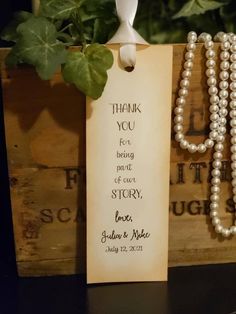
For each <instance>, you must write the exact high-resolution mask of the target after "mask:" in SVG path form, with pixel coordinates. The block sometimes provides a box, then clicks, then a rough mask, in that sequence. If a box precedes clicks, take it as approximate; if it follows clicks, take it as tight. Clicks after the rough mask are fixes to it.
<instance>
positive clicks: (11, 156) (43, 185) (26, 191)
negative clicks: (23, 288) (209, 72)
mask: <svg viewBox="0 0 236 314" xmlns="http://www.w3.org/2000/svg"><path fill="white" fill-rule="evenodd" d="M184 50H185V46H184V45H174V57H173V65H174V66H173V103H174V99H175V97H176V91H177V87H178V83H179V79H180V71H181V66H182V63H183V56H184ZM204 62H205V59H204V49H203V47H202V45H198V48H197V53H196V58H195V61H194V64H195V66H194V69H193V77H192V80H191V88H190V90H191V91H190V96H189V98H188V104H187V106H186V111H185V132H186V133H187V135H188V136H189V139H191V141H193V142H195V143H198V142H201V141H202V140H203V139H204V137H205V132H206V131H207V127H206V125H207V124H208V119H209V117H208V112H207V111H208V110H207V107H208V105H209V103H208V97H207V93H206V82H205V81H206V80H205V77H204V69H205V67H204ZM2 84H3V97H4V114H5V128H6V140H7V151H8V163H9V172H10V185H11V202H12V212H13V222H14V233H15V243H16V256H17V266H18V272H19V275H21V276H40V275H55V274H74V273H78V272H81V271H84V270H85V211H86V209H85V183H86V182H85V98H84V97H83V96H82V95H81V94H80V93H79V92H78V91H77V90H76V89H75V88H74V87H72V86H68V85H66V84H65V83H64V82H63V80H62V78H61V75H60V74H59V73H57V74H56V75H55V76H54V78H53V79H52V80H51V81H50V82H43V81H41V80H40V79H39V78H38V77H37V75H36V74H35V73H34V71H33V70H32V69H31V68H30V67H22V68H19V69H18V70H14V71H6V70H5V69H3V71H2ZM154 136H155V135H154ZM171 149H172V151H171V179H170V181H171V182H170V208H169V212H170V232H169V265H170V266H178V265H195V264H210V263H227V262H234V261H236V237H235V238H233V239H225V240H223V239H222V238H220V237H218V236H216V234H215V233H214V232H213V230H212V227H211V224H210V220H209V206H208V199H209V192H208V191H209V173H210V168H211V166H210V161H211V152H207V153H205V154H203V155H194V156H192V155H190V154H188V153H187V152H183V151H182V150H180V149H179V148H178V146H177V144H176V143H175V141H174V140H172V148H171ZM228 157H229V156H228V153H227V152H226V153H225V155H224V160H225V161H224V167H223V171H222V179H223V183H222V191H223V192H222V194H223V195H222V203H221V205H222V206H221V215H222V217H223V221H224V222H225V223H226V224H230V223H231V220H232V216H233V214H232V211H233V206H232V201H231V192H230V191H231V190H230V185H229V183H228V181H229V180H230V164H229V162H228V161H227V160H228V159H229V158H228ZM101 176H102V174H101Z"/></svg>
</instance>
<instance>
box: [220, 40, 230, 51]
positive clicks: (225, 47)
mask: <svg viewBox="0 0 236 314" xmlns="http://www.w3.org/2000/svg"><path fill="white" fill-rule="evenodd" d="M220 46H221V49H222V50H228V49H229V48H230V43H229V42H228V41H226V42H223V43H222V44H221V45H220Z"/></svg>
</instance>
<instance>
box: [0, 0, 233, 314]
mask: <svg viewBox="0 0 236 314" xmlns="http://www.w3.org/2000/svg"><path fill="white" fill-rule="evenodd" d="M17 10H31V2H30V1H27V0H18V1H16V0H15V1H12V0H10V1H9V0H1V2H0V30H1V29H2V28H3V27H4V26H5V25H6V24H7V23H8V21H9V20H10V19H11V17H12V14H13V12H14V11H17ZM7 45H8V44H7V43H5V42H3V41H0V47H4V46H7ZM0 119H1V121H0V184H1V185H0V191H1V203H0V314H6V313H7V314H8V313H9V314H28V313H30V314H32V313H34V314H37V313H50V314H54V313H55V314H75V313H90V314H113V313H114V314H126V313H127V314H141V313H147V314H154V313H156V314H166V313H168V314H185V313H186V314H205V313H206V314H211V313H212V314H231V313H236V265H235V264H231V265H211V266H198V267H180V268H172V269H169V281H168V283H135V284H113V285H112V284H111V285H93V286H86V284H85V278H84V277H83V276H67V277H63V276H62V277H54V278H53V277H52V278H34V279H32V278H21V279H19V278H17V272H16V264H15V254H14V240H13V230H12V219H11V206H10V196H9V187H8V175H7V159H6V147H5V140H4V123H3V109H2V98H1V95H0Z"/></svg>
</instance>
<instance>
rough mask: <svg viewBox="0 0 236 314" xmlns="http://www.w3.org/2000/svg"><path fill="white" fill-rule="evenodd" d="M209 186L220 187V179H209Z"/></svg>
mask: <svg viewBox="0 0 236 314" xmlns="http://www.w3.org/2000/svg"><path fill="white" fill-rule="evenodd" d="M211 184H213V185H217V186H218V185H220V178H218V177H215V178H212V179H211ZM217 208H218V207H217ZM211 209H216V208H211Z"/></svg>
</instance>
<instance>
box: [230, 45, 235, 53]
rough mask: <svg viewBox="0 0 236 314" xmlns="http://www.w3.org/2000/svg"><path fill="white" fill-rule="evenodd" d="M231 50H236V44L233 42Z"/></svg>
mask: <svg viewBox="0 0 236 314" xmlns="http://www.w3.org/2000/svg"><path fill="white" fill-rule="evenodd" d="M230 51H232V52H236V44H232V45H231V47H230Z"/></svg>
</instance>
